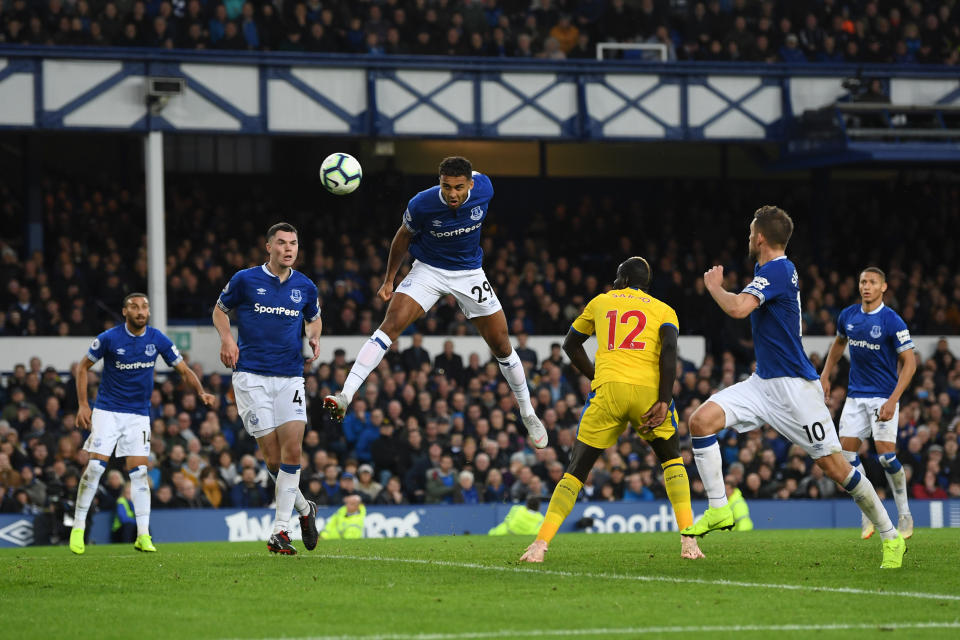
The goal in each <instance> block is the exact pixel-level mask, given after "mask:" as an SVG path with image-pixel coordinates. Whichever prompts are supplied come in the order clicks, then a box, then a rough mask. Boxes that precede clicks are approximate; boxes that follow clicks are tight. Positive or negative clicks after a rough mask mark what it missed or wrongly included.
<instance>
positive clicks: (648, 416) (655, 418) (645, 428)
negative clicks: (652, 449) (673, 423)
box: [640, 402, 670, 433]
mask: <svg viewBox="0 0 960 640" xmlns="http://www.w3.org/2000/svg"><path fill="white" fill-rule="evenodd" d="M669 408H670V407H669V406H668V405H667V403H666V402H656V403H654V405H653V406H652V407H650V410H649V411H647V412H646V413H645V414H643V415H642V416H640V420H641V422H640V431H641V432H643V433H647V432H649V431H652V430H653V429H654V428H655V427H659V426H660V425H661V424H663V421H664V420H666V419H667V411H668V410H669Z"/></svg>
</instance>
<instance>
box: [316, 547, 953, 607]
mask: <svg viewBox="0 0 960 640" xmlns="http://www.w3.org/2000/svg"><path fill="white" fill-rule="evenodd" d="M302 557H303V558H323V559H336V558H342V559H344V560H363V561H368V562H400V563H405V564H423V565H434V566H441V567H454V568H457V569H480V570H481V571H504V572H508V573H527V574H531V575H547V576H561V577H564V578H597V579H601V580H633V581H637V582H670V583H674V584H705V585H714V586H719V587H745V588H749V589H784V590H788V591H822V592H826V593H846V594H851V595H865V596H895V597H899V598H919V599H925V600H953V601H960V596H958V595H949V594H945V593H923V592H917V591H880V590H873V589H857V588H854V587H818V586H813V585H800V584H775V583H764V582H742V581H739V580H723V579H717V580H705V579H702V578H675V577H671V576H637V575H627V574H620V573H582V572H579V573H578V572H575V571H558V570H556V569H521V568H520V567H498V566H493V565H485V564H477V563H475V562H451V561H449V560H424V559H421V558H388V557H383V556H353V555H350V556H347V555H319V556H317V555H309V556H308V555H304V556H302Z"/></svg>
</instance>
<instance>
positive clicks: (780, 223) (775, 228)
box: [753, 204, 793, 249]
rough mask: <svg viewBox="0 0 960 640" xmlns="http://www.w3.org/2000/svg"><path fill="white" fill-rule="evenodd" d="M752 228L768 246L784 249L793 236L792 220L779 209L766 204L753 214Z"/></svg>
mask: <svg viewBox="0 0 960 640" xmlns="http://www.w3.org/2000/svg"><path fill="white" fill-rule="evenodd" d="M753 228H754V229H755V230H756V231H758V232H760V233H762V234H763V237H764V238H766V240H767V242H769V243H770V244H772V245H776V246H778V247H783V248H784V249H786V248H787V242H789V241H790V236H791V235H793V220H792V219H791V218H790V216H789V215H788V214H787V212H786V211H784V210H783V209H781V208H780V207H777V206H774V205H772V204H767V205H764V206H762V207H760V208H759V209H757V210H756V211H755V212H754V214H753Z"/></svg>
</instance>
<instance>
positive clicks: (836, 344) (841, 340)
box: [820, 334, 847, 399]
mask: <svg viewBox="0 0 960 640" xmlns="http://www.w3.org/2000/svg"><path fill="white" fill-rule="evenodd" d="M846 348H847V336H843V335H839V334H838V335H837V339H836V340H834V341H833V344H832V345H830V352H829V353H827V361H826V362H824V363H823V371H822V372H821V373H820V386H821V387H823V397H824V398H827V399H829V396H830V374H832V373H833V368H834V367H835V366H837V363H838V362H840V356H842V355H843V350H844V349H846Z"/></svg>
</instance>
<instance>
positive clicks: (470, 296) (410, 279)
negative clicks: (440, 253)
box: [396, 260, 503, 318]
mask: <svg viewBox="0 0 960 640" xmlns="http://www.w3.org/2000/svg"><path fill="white" fill-rule="evenodd" d="M396 291H397V293H404V294H406V295H408V296H410V297H411V298H413V299H414V300H416V301H417V304H419V305H420V306H421V307H422V308H423V310H424V312H427V311H429V310H430V308H431V307H433V305H435V304H436V303H437V300H439V299H440V297H441V296H445V295H447V294H448V293H450V294H453V296H454V297H455V298H456V299H457V303H458V304H459V305H460V309H461V310H462V311H463V315H465V316H467V318H482V317H484V316H491V315H493V314H495V313H496V312H497V311H500V309H502V308H503V307H501V306H500V300H499V299H498V298H497V296H496V294H495V293H494V292H493V287H492V286H490V281H489V280H487V275H486V274H485V273H484V272H483V269H470V270H467V271H448V270H447V269H438V268H437V267H431V266H430V265H428V264H425V263H423V262H420V261H419V260H414V262H413V267H412V268H411V269H410V273H408V274H407V277H406V278H404V279H403V281H402V282H401V283H400V286H398V287H397V289H396Z"/></svg>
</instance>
